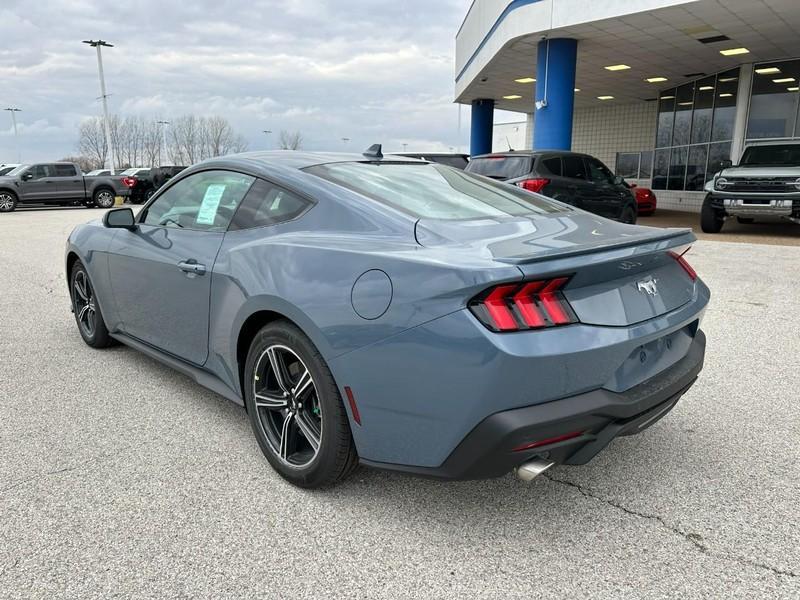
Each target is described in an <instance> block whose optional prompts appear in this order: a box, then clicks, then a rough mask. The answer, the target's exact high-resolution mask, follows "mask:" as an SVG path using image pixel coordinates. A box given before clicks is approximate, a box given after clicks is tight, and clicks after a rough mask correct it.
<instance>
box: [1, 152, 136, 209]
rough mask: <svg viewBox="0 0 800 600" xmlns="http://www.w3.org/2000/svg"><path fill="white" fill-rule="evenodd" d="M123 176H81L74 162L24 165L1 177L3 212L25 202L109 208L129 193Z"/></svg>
mask: <svg viewBox="0 0 800 600" xmlns="http://www.w3.org/2000/svg"><path fill="white" fill-rule="evenodd" d="M123 179H124V178H122V177H114V176H109V177H89V176H85V175H81V170H80V168H79V167H78V165H76V164H74V163H67V162H58V163H39V164H34V165H21V166H19V167H17V168H16V169H14V170H13V171H10V172H9V173H8V174H6V175H4V176H2V177H0V212H11V211H13V210H14V209H15V208H16V207H17V206H19V205H22V204H50V205H80V204H83V205H85V206H99V207H101V208H110V207H111V206H113V205H114V197H115V196H123V197H125V196H127V195H128V193H129V188H128V186H127V185H126V184H125V183H124V181H123Z"/></svg>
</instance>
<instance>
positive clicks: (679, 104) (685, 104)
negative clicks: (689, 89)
mask: <svg viewBox="0 0 800 600" xmlns="http://www.w3.org/2000/svg"><path fill="white" fill-rule="evenodd" d="M692 104H694V102H691V101H689V102H678V106H691V105H692Z"/></svg>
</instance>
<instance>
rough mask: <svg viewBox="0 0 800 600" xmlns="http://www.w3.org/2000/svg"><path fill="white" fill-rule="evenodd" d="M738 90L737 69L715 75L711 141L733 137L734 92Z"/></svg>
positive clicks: (734, 115)
mask: <svg viewBox="0 0 800 600" xmlns="http://www.w3.org/2000/svg"><path fill="white" fill-rule="evenodd" d="M738 90H739V69H732V70H730V71H725V72H724V73H720V74H719V75H717V89H716V98H714V125H713V127H712V129H711V141H712V142H720V141H722V140H732V139H733V122H734V120H735V118H736V93H737V91H738Z"/></svg>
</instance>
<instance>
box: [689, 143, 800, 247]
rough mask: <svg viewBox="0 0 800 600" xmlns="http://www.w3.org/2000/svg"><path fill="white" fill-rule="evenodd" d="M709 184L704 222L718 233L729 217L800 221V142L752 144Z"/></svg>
mask: <svg viewBox="0 0 800 600" xmlns="http://www.w3.org/2000/svg"><path fill="white" fill-rule="evenodd" d="M721 166H722V171H720V172H719V173H717V174H715V175H714V178H713V179H712V180H711V181H709V182H708V183H707V184H706V188H705V189H706V192H708V193H707V194H706V198H705V200H704V201H703V208H702V211H701V213H700V225H701V228H702V230H703V231H704V232H706V233H718V232H719V231H720V230H721V229H722V226H723V224H724V223H725V219H727V218H728V217H736V218H737V219H738V220H739V222H740V223H752V222H753V221H755V220H756V219H765V220H776V219H785V220H788V221H793V222H794V223H800V142H772V143H763V144H759V145H751V146H748V147H747V148H746V149H745V151H744V153H743V154H742V159H741V160H740V161H739V164H738V165H736V166H734V165H732V164H731V161H724V162H723V164H722V165H721Z"/></svg>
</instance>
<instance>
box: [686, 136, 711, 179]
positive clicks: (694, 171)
mask: <svg viewBox="0 0 800 600" xmlns="http://www.w3.org/2000/svg"><path fill="white" fill-rule="evenodd" d="M707 160H708V144H700V145H698V146H691V147H690V148H689V160H688V161H687V164H686V189H687V190H690V191H702V189H703V186H704V185H705V184H706V181H707V180H708V179H709V178H708V177H707V176H706V161H707Z"/></svg>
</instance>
